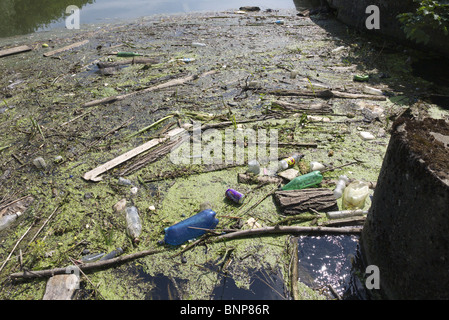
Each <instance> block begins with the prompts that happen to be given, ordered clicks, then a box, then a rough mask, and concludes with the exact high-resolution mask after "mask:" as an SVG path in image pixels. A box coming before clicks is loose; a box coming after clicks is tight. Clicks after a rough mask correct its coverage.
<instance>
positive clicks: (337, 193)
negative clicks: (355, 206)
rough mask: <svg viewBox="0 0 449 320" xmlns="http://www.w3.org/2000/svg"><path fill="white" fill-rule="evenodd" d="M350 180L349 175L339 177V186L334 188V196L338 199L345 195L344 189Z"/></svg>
mask: <svg viewBox="0 0 449 320" xmlns="http://www.w3.org/2000/svg"><path fill="white" fill-rule="evenodd" d="M348 182H349V179H348V177H347V176H345V175H343V176H340V177H339V178H338V182H337V186H336V187H335V190H334V196H335V198H336V199H339V198H340V197H341V196H342V195H343V190H345V188H346V184H347V183H348Z"/></svg>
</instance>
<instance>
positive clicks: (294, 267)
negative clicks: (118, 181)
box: [290, 237, 299, 300]
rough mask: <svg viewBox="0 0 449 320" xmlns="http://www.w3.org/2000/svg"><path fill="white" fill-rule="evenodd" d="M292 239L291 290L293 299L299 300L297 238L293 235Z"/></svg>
mask: <svg viewBox="0 0 449 320" xmlns="http://www.w3.org/2000/svg"><path fill="white" fill-rule="evenodd" d="M292 241H293V248H292V264H291V270H290V272H291V278H290V282H291V290H292V296H293V300H299V294H298V238H297V237H294V238H293V239H292Z"/></svg>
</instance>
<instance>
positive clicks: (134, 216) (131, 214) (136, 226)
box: [125, 206, 142, 240]
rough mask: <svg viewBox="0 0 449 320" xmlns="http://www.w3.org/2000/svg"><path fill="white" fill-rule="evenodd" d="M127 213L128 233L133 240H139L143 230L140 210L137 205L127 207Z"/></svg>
mask: <svg viewBox="0 0 449 320" xmlns="http://www.w3.org/2000/svg"><path fill="white" fill-rule="evenodd" d="M125 214H126V224H127V231H128V235H129V236H130V237H131V238H132V239H133V240H137V239H138V238H139V236H140V233H141V232H142V222H141V220H140V217H139V212H138V211H137V208H136V207H134V206H132V207H127V208H126V209H125Z"/></svg>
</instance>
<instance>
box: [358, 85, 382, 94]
mask: <svg viewBox="0 0 449 320" xmlns="http://www.w3.org/2000/svg"><path fill="white" fill-rule="evenodd" d="M363 92H365V93H367V94H374V95H378V96H382V95H383V92H382V90H379V89H376V88H371V87H367V86H366V87H364V88H363Z"/></svg>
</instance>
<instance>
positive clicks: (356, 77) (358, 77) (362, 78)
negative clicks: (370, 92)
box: [353, 75, 369, 82]
mask: <svg viewBox="0 0 449 320" xmlns="http://www.w3.org/2000/svg"><path fill="white" fill-rule="evenodd" d="M353 79H354V81H358V82H365V81H368V80H369V76H368V75H363V76H361V75H354V78H353Z"/></svg>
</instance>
